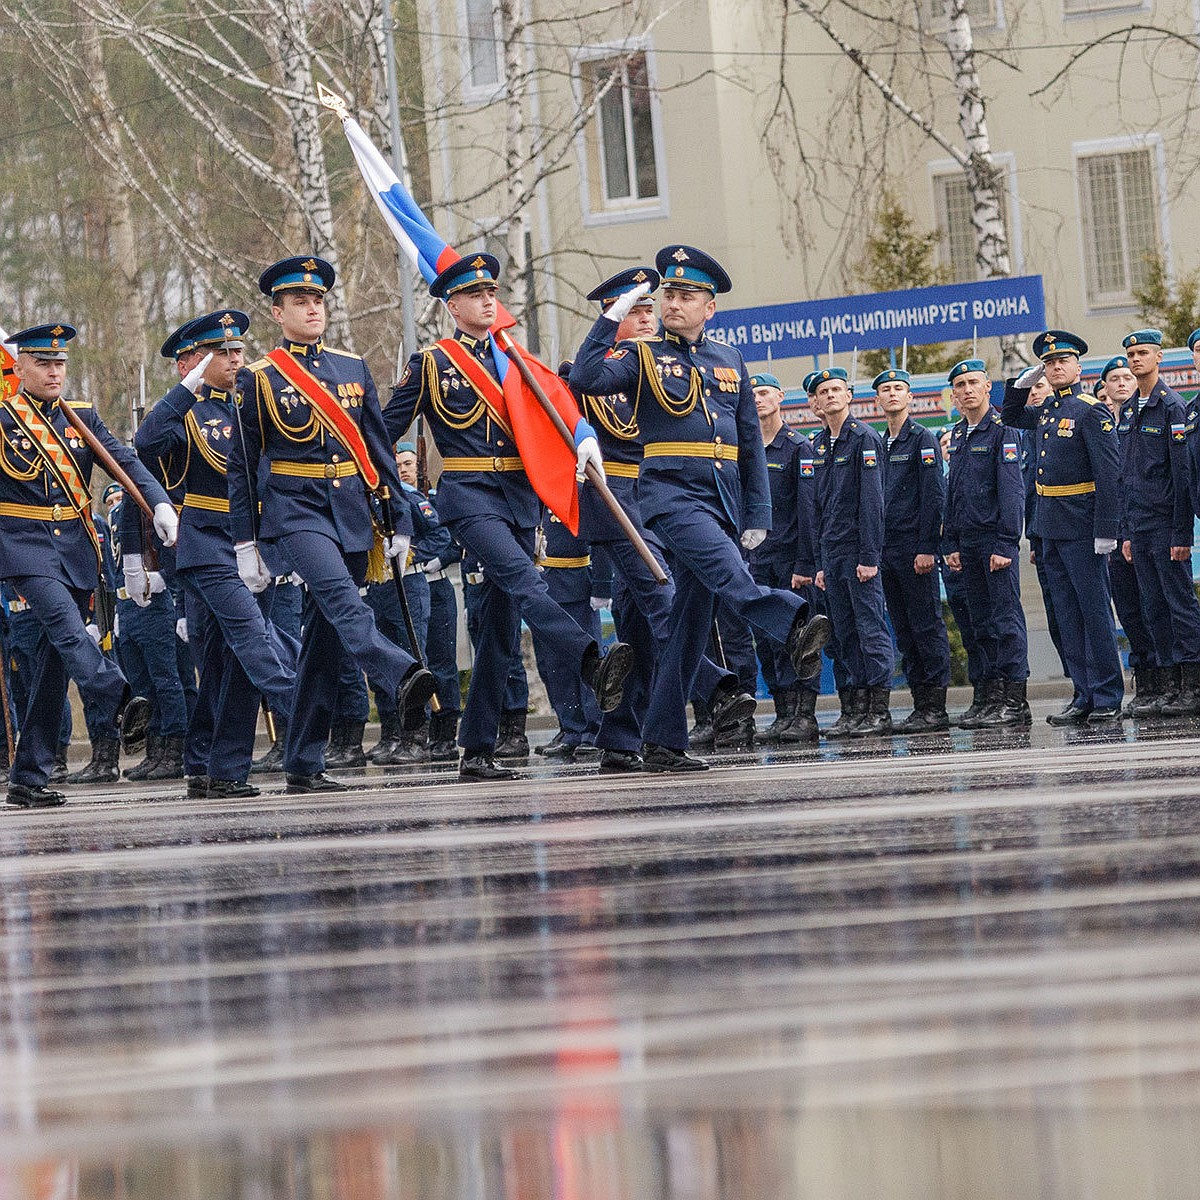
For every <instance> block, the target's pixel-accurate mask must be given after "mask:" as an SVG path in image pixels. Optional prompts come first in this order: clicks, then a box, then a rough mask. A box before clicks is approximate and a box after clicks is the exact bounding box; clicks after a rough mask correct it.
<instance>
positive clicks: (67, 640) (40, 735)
mask: <svg viewBox="0 0 1200 1200" xmlns="http://www.w3.org/2000/svg"><path fill="white" fill-rule="evenodd" d="M11 582H12V585H13V587H14V588H15V589H16V590H17V591H18V592H19V593H20V594H21V595H22V596H24V597H25V599H26V600H27V601H28V602H29V607H30V610H31V611H32V612H33V614H34V615H35V616H36V617H37V619H38V623H39V624H40V625H41V627H42V631H41V635H40V636H39V637H38V641H37V647H36V649H35V652H34V656H33V677H32V679H31V680H30V685H29V702H28V705H27V707H26V710H25V723H24V725H23V726H22V728H21V736H20V739H19V740H18V742H17V751H16V754H15V755H14V756H13V763H12V766H11V768H10V769H9V773H8V777H9V779H10V780H11V781H12V782H13V783H23V784H29V785H31V786H37V787H41V786H44V785H45V783H46V780H47V779H49V778H50V772H51V771H52V770H53V769H54V752H55V750H56V749H57V748H58V735H59V730H60V729H61V727H62V712H63V702H64V701H65V700H66V696H67V679H68V677H69V678H71V679H73V680H75V685H76V687H78V688H79V694H80V695H81V696H82V697H83V699H84V701H85V703H87V702H91V703H92V704H94V705H95V711H96V713H97V714H98V719H97V730H96V736H98V737H101V738H105V739H113V740H115V739H116V737H117V712H118V711H119V709H120V707H121V702H122V700H123V699H124V697H125V694H126V692H127V690H128V689H127V686H126V683H125V676H124V675H122V674H121V669H120V667H118V666H117V664H116V663H115V662H113V661H112V659H110V658H106V657H105V656H104V655H103V654H102V653H101V652H100V648H99V646H97V645H96V643H95V642H93V641H92V639H91V638H90V637H88V634H87V630H86V629H85V628H84V624H85V619H86V616H87V611H88V595H89V594H88V593H87V592H83V591H79V590H78V589H76V588H71V587H68V586H67V585H66V584H65V583H62V582H60V581H59V580H57V579H49V578H47V577H45V576H43V575H23V576H21V577H19V578H16V579H13V580H12V581H11Z"/></svg>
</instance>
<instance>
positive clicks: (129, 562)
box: [121, 554, 161, 608]
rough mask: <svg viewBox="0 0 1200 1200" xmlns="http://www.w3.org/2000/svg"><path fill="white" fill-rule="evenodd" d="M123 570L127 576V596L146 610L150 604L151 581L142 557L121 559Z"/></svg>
mask: <svg viewBox="0 0 1200 1200" xmlns="http://www.w3.org/2000/svg"><path fill="white" fill-rule="evenodd" d="M121 570H122V572H123V573H124V575H125V592H126V594H127V595H128V596H129V598H130V600H132V601H133V602H134V604H136V605H137V606H138V608H145V607H146V605H147V604H149V603H150V581H149V579H147V578H146V568H145V567H144V566H143V565H142V556H141V555H140V554H126V555H125V556H124V557H123V558H122V559H121ZM155 574H157V572H155ZM160 578H161V576H160Z"/></svg>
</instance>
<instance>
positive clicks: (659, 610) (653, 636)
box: [559, 266, 755, 774]
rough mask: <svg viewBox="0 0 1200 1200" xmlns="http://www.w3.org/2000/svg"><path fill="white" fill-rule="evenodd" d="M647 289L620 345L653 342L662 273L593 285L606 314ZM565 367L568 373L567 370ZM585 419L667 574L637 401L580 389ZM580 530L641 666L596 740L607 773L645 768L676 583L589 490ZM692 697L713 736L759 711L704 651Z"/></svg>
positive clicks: (644, 270) (629, 273)
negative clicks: (641, 483) (608, 583)
mask: <svg viewBox="0 0 1200 1200" xmlns="http://www.w3.org/2000/svg"><path fill="white" fill-rule="evenodd" d="M643 283H645V284H648V285H649V288H650V290H649V292H647V293H646V294H645V295H643V296H641V297H640V298H639V299H638V300H637V302H636V303H635V304H634V305H633V307H632V308H631V309H630V311H629V312H628V313H627V314H626V315H625V317H624V318H623V319H622V320H621V323H620V326H619V328H618V329H617V332H616V336H615V340H616V342H618V343H619V342H623V341H626V340H628V339H631V338H648V337H654V336H655V335H656V334H657V332H658V318H657V317H656V316H655V315H654V300H653V296H652V293H653V292H654V290H655V289H656V288H657V287H658V284H659V274H658V272H657V271H656V270H655V269H654V268H653V267H649V266H634V267H627V268H626V269H625V270H623V271H618V272H617V273H616V274H615V275H612V276H610V277H609V278H608V279H606V280H605V281H604V282H603V283H601V284H598V285H597V286H596V287H594V288H593V289H592V290H591V291H590V292H589V293H588V295H587V298H588V299H589V300H592V301H595V302H596V303H598V304H599V305H600V310H601V311H602V312H603V311H605V310H606V309H609V308H611V307H612V305H613V304H615V303H616V301H617V300H618V298H619V297H620V296H622V295H623V294H624V293H625V292H627V291H629V290H630V289H631V288H636V287H639V286H640V285H641V284H643ZM572 365H573V364H571V363H570V362H567V363H564V364H563V367H562V368H560V372H559V373H560V374H564V375H566V376H569V375H570V370H571V367H572ZM564 368H565V370H564ZM575 395H576V397H577V398H578V400H579V403H580V405H581V406H582V411H583V414H584V416H586V417H587V418H588V420H589V421H591V422H592V423H593V424H594V425H595V428H596V436H597V438H598V439H599V442H600V449H601V452H602V453H603V455H604V464H605V472H606V474H607V477H608V485H609V490H610V491H611V492H612V494H613V495H614V496H615V497H616V499H617V501H618V502H619V503H620V505H621V507H622V508H623V509H624V510H625V513H626V515H627V516H628V517H629V519H630V521H631V522H632V523H633V525H634V526H635V528H636V529H637V530H638V532H639V533H640V534H641V535H642V539H643V540H644V541H645V543H646V545H647V546H648V547H649V548H650V552H651V553H652V554H653V555H654V556H655V558H656V559H657V560H658V563H659V566H660V567H662V568H663V570H664V572H667V571H668V566H667V562H666V558H665V555H664V554H663V550H662V546H661V545H660V544H659V543H658V540H657V539H656V538H655V536H654V535H653V534H652V533H651V532H650V531H649V530H647V529H646V527H645V526H644V525H643V523H642V517H641V508H640V504H639V500H638V471H639V469H640V467H641V462H642V445H641V442H640V441H639V438H638V423H637V416H636V413H635V411H634V407H635V406H634V402H633V400H632V399H631V398H630V397H629V396H627V395H625V394H624V393H622V392H617V393H613V394H612V395H590V394H588V393H586V392H579V391H576V392H575ZM579 528H580V532H581V533H583V534H584V535H585V536H586V537H587V538H588V540H589V542H590V543H591V545H592V546H593V548H594V550H593V552H595V548H600V549H601V550H602V551H603V552H604V553H605V554H606V555H607V556H608V558H609V560H610V561H611V564H612V571H613V583H612V592H613V594H612V615H613V625H614V627H615V628H616V632H617V637H618V638H619V639H620V640H621V641H623V642H628V643H629V645H630V646H632V647H633V650H634V657H635V662H636V665H635V667H634V669H633V671H632V672H631V673H630V676H629V678H628V679H627V680H626V681H625V696H624V698H623V699H622V701H621V703H620V704H619V705H618V706H617V708H616V709H614V710H613V711H612V712H611V713H606V714H605V715H604V718H603V720H602V722H601V726H600V730H599V732H598V733H597V735H596V744H597V745H598V746H600V747H601V755H600V770H601V773H602V774H620V773H623V772H628V771H640V770H641V768H642V758H641V748H642V741H643V738H642V722H643V721H644V719H645V715H646V709H647V706H648V705H649V702H650V685H651V680H652V676H653V671H654V664H655V662H656V661H657V659H658V647H661V646H665V645H666V641H667V637H668V635H669V633H670V629H671V605H672V603H673V602H674V599H675V585H674V583H673V582H668V583H667V584H666V585H665V586H664V585H662V584H660V583H659V582H658V581H657V580H656V579H655V578H654V576H653V575H651V573H650V569H649V567H647V565H646V563H645V562H644V561H643V559H642V556H641V555H640V554H639V553H638V552H637V550H636V549H634V546H633V544H632V543H631V542H630V540H629V539H628V538H627V537H626V536H625V534H624V532H623V531H622V529H621V527H620V525H618V523H617V521H616V518H615V517H614V516H613V515H612V513H611V512H610V511H609V508H608V506H607V505H606V504H605V503H604V502H603V500H602V499H601V498H600V497H599V496H598V495H597V494H596V493H595V491H594V490H592V489H590V488H584V490H583V492H582V493H581V495H580V499H579ZM693 695H694V696H701V697H703V698H704V700H703V702H702V704H701V705H700V707H701V708H705V707H706V708H707V709H708V718H709V726H710V729H711V731H712V734H713V736H714V737H715V735H716V734H726V733H728V732H730V731H733V730H736V729H737V728H738V727H739V726H740V725H741V723H742V722H743V721H745V720H746V719H747V718H752V717H753V715H754V709H755V700H754V696H753V695H752V694H751V695H748V694H746V693H745V692H744V691H742V689H741V687H740V686H739V685H738V679H737V676H736V675H735V674H733V673H732V672H731V671H727V670H725V669H724V668H722V667H719V666H718V665H717V664H716V663H715V662H714V661H713V660H712V658H710V657H709V656H708V655H707V654H706V655H704V656H703V657H702V658H701V660H700V665H699V667H698V668H697V671H696V682H695V684H694V686H693Z"/></svg>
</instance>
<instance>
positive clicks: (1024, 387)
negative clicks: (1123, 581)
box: [1002, 329, 1125, 725]
mask: <svg viewBox="0 0 1200 1200" xmlns="http://www.w3.org/2000/svg"><path fill="white" fill-rule="evenodd" d="M1033 352H1034V354H1036V355H1037V356H1038V358H1040V359H1041V360H1042V368H1039V367H1031V368H1029V370H1027V371H1024V372H1022V374H1021V375H1020V376H1018V378H1017V379H1016V380H1014V381H1013V382H1011V383H1009V384H1008V386H1007V387H1006V389H1005V396H1004V409H1003V413H1002V419H1003V420H1004V423H1005V424H1006V425H1011V426H1015V427H1017V428H1019V429H1034V430H1036V431H1037V448H1038V449H1037V464H1038V465H1037V485H1036V486H1037V494H1038V502H1037V507H1036V509H1035V511H1034V522H1035V525H1034V530H1033V532H1034V533H1036V534H1037V535H1038V537H1039V538H1041V545H1042V553H1043V555H1044V556H1045V565H1046V572H1047V576H1048V578H1049V581H1050V590H1051V591H1052V592H1053V594H1054V612H1055V615H1056V616H1057V617H1058V624H1059V628H1060V629H1061V630H1062V635H1063V649H1064V650H1065V651H1066V655H1067V670H1068V673H1069V674H1070V676H1071V681H1072V683H1073V684H1074V686H1075V694H1074V696H1073V697H1072V699H1071V703H1070V704H1069V705H1068V706H1067V707H1066V708H1065V709H1064V710H1063V711H1062V712H1061V713H1051V714H1050V716H1049V717H1047V720H1048V721H1049V722H1050V723H1051V724H1052V725H1082V724H1085V723H1090V724H1102V723H1105V722H1108V721H1115V720H1119V719H1120V716H1121V700H1122V698H1123V696H1124V692H1125V685H1124V680H1123V678H1122V674H1121V659H1120V655H1119V654H1118V652H1117V633H1116V627H1115V625H1114V624H1113V613H1112V600H1111V596H1110V594H1109V590H1108V571H1107V569H1106V568H1107V556H1108V554H1109V553H1111V551H1113V550H1114V549H1116V543H1117V532H1118V528H1119V525H1120V498H1119V492H1118V487H1119V483H1118V479H1119V474H1120V462H1119V450H1118V447H1117V434H1116V425H1115V422H1114V421H1113V419H1112V415H1111V414H1110V413H1109V411H1108V408H1107V407H1106V406H1105V405H1103V404H1101V403H1100V401H1099V400H1097V399H1096V398H1095V397H1094V396H1089V395H1087V394H1086V393H1085V392H1084V390H1083V387H1082V385H1081V384H1080V382H1079V375H1080V366H1079V358H1080V355H1083V354H1086V353H1087V343H1086V342H1085V341H1084V340H1083V339H1082V338H1080V337H1077V336H1076V335H1075V334H1073V333H1068V332H1066V331H1064V330H1058V329H1050V330H1047V331H1046V332H1045V333H1041V334H1038V336H1037V338H1035V339H1034V343H1033ZM1043 368H1044V371H1045V375H1046V378H1047V379H1049V381H1050V383H1051V385H1052V386H1053V388H1054V393H1053V395H1051V396H1050V397H1048V398H1047V400H1046V401H1045V403H1044V404H1043V405H1042V407H1041V409H1040V410H1035V411H1032V412H1031V411H1029V410H1028V409H1027V408H1026V402H1027V400H1028V398H1029V388H1030V386H1031V384H1032V383H1033V382H1035V381H1036V379H1037V378H1039V377H1040V372H1041V370H1042V369H1043Z"/></svg>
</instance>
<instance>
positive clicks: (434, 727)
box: [429, 712, 458, 762]
mask: <svg viewBox="0 0 1200 1200" xmlns="http://www.w3.org/2000/svg"><path fill="white" fill-rule="evenodd" d="M457 736H458V713H456V712H440V713H434V714H433V719H432V720H431V721H430V723H429V761H430V762H457V761H458V746H457V745H456V744H455V738H457Z"/></svg>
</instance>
